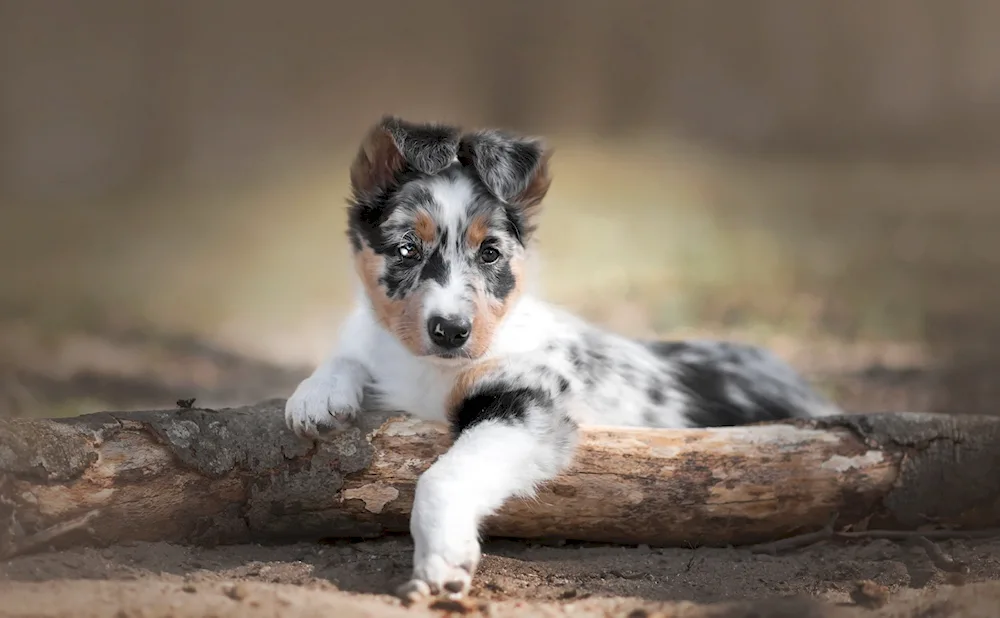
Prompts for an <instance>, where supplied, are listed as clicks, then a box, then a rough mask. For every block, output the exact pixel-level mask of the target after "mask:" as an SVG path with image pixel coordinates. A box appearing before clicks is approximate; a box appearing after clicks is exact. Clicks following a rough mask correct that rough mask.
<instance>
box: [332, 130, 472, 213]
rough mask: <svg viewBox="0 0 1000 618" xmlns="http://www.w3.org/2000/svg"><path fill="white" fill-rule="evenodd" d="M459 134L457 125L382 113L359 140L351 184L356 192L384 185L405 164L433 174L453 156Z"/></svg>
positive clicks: (394, 176) (380, 188)
mask: <svg viewBox="0 0 1000 618" xmlns="http://www.w3.org/2000/svg"><path fill="white" fill-rule="evenodd" d="M459 136H460V129H458V128H457V127H451V126H447V125H441V124H414V123H410V122H406V121H405V120H402V119H400V118H397V117H395V116H384V117H383V118H382V119H381V120H380V121H379V122H378V124H376V125H375V126H374V127H372V128H371V129H370V130H369V131H368V134H367V135H366V136H365V139H364V141H362V142H361V147H360V148H359V149H358V154H357V156H355V158H354V163H353V164H352V165H351V188H352V189H353V190H354V193H355V195H356V196H362V195H367V194H369V193H372V192H374V191H378V190H382V189H385V188H387V187H389V186H391V185H392V184H393V183H394V182H396V178H397V176H398V174H400V173H401V172H403V171H405V170H406V169H408V168H412V169H415V170H417V171H420V172H423V173H425V174H436V173H437V172H440V171H441V170H443V169H444V168H445V167H447V166H448V165H449V164H450V163H451V162H452V161H453V160H454V159H455V156H456V155H457V153H458V142H459Z"/></svg>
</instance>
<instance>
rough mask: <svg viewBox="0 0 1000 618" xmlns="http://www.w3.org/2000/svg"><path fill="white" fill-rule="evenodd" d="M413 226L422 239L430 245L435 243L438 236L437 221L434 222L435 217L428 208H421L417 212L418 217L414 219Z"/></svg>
mask: <svg viewBox="0 0 1000 618" xmlns="http://www.w3.org/2000/svg"><path fill="white" fill-rule="evenodd" d="M413 228H414V230H415V231H416V232H417V236H419V237H420V240H422V241H424V242H425V243H427V244H428V245H430V244H433V243H434V239H435V238H437V223H434V219H433V218H432V217H431V215H430V213H428V212H427V211H426V210H421V211H419V212H418V213H417V216H416V218H415V219H414V220H413Z"/></svg>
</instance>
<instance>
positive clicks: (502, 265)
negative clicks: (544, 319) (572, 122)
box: [348, 117, 550, 360]
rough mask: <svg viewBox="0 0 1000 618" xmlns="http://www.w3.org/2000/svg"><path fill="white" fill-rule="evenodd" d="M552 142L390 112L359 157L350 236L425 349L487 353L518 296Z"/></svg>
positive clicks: (380, 310)
mask: <svg viewBox="0 0 1000 618" xmlns="http://www.w3.org/2000/svg"><path fill="white" fill-rule="evenodd" d="M548 158H549V152H548V151H547V150H546V149H545V147H544V146H543V144H542V143H541V142H539V141H538V140H535V139H531V138H525V137H519V136H515V135H511V134H507V133H504V132H500V131H477V132H470V133H462V132H461V131H460V130H459V129H458V128H456V127H450V126H444V125H430V124H424V125H420V124H411V123H409V122H406V121H403V120H401V119H399V118H394V117H385V118H383V119H382V121H381V122H379V123H378V124H377V125H375V126H374V127H373V128H372V129H371V130H370V131H369V132H368V134H367V135H366V137H365V139H364V141H363V142H362V144H361V147H360V149H359V151H358V154H357V157H356V158H355V160H354V164H353V165H352V167H351V188H352V191H353V195H352V197H351V199H350V209H349V230H348V235H349V237H350V241H351V247H352V249H353V251H354V261H355V266H356V269H357V272H358V275H359V277H360V279H361V282H362V284H363V285H364V288H365V292H366V294H367V295H368V298H369V300H370V301H371V304H372V307H373V309H374V311H375V314H376V315H377V317H378V319H379V321H380V322H381V323H382V325H383V326H384V327H385V328H386V329H388V330H389V331H390V332H391V333H393V335H395V336H396V337H397V338H398V339H399V341H400V342H402V343H403V345H405V346H406V347H407V348H408V349H409V350H410V351H411V352H413V353H414V354H416V355H418V356H428V357H438V358H447V359H467V360H472V359H476V358H479V357H480V356H482V355H483V354H484V353H486V351H487V350H488V349H489V347H490V344H491V343H492V340H493V335H494V332H495V331H496V328H497V326H498V325H499V323H500V322H501V321H502V320H503V319H504V316H505V315H506V314H507V312H508V311H509V310H510V308H511V306H513V304H514V303H515V302H516V301H517V299H518V297H519V294H520V287H521V284H522V281H521V278H522V272H523V269H522V264H523V260H524V258H525V249H526V246H527V243H528V242H529V240H530V239H531V236H532V234H533V233H534V230H535V217H536V215H537V213H538V211H539V209H540V205H541V201H542V198H543V197H545V194H546V192H547V191H548V188H549V182H550V181H549V175H548Z"/></svg>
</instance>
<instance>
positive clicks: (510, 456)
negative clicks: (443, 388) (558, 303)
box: [398, 389, 576, 600]
mask: <svg viewBox="0 0 1000 618" xmlns="http://www.w3.org/2000/svg"><path fill="white" fill-rule="evenodd" d="M561 408H562V406H561V405H560V404H559V402H558V397H554V396H553V394H551V393H546V392H543V391H541V390H538V391H533V390H527V389H519V390H513V389H512V390H507V391H496V390H493V389H489V390H488V391H485V392H482V391H481V394H478V395H474V396H471V397H468V398H467V399H466V400H465V402H463V404H462V405H461V406H460V407H459V408H458V409H457V411H456V412H455V415H454V417H453V429H454V432H455V433H457V434H458V437H457V439H456V440H455V443H454V444H453V445H452V447H451V448H450V449H449V450H448V451H447V452H446V453H445V454H443V455H442V456H441V457H440V458H439V459H438V460H437V461H436V462H435V463H434V464H433V465H432V466H431V467H430V468H429V469H428V470H427V471H426V472H425V473H424V474H423V475H422V476H421V477H420V479H419V480H418V482H417V488H416V495H415V497H414V503H413V511H412V513H411V517H410V532H411V534H412V536H413V543H414V553H413V575H412V579H410V581H408V582H407V583H405V584H403V586H402V587H401V588H400V589H399V591H398V592H399V594H400V596H403V597H404V598H408V599H410V600H413V599H415V598H419V597H422V596H427V595H437V594H446V595H449V596H452V597H458V596H461V595H462V594H464V593H465V592H467V591H468V589H469V586H470V585H471V582H472V577H473V575H474V574H475V572H476V568H477V567H478V565H479V558H480V545H479V526H480V523H481V522H482V520H483V519H484V518H485V517H487V516H488V515H490V514H492V513H494V512H495V511H496V510H498V509H499V508H500V507H501V506H502V505H503V504H504V502H506V501H507V500H508V499H509V498H512V497H528V496H531V495H532V494H533V493H534V490H535V488H536V486H537V485H538V484H540V483H542V482H545V481H547V480H550V479H552V478H554V477H555V476H556V475H557V474H558V473H559V472H560V471H562V470H563V469H564V468H565V467H566V466H567V465H568V464H569V462H570V460H571V458H572V453H573V450H574V447H575V445H576V425H575V424H574V423H573V422H572V421H571V420H570V419H569V418H568V417H567V416H565V414H564V413H563V410H562V409H561Z"/></svg>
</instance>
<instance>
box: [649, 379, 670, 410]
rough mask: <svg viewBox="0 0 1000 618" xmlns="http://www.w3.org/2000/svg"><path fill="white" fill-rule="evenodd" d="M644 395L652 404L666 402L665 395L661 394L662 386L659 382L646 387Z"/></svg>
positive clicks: (656, 404) (659, 404)
mask: <svg viewBox="0 0 1000 618" xmlns="http://www.w3.org/2000/svg"><path fill="white" fill-rule="evenodd" d="M646 396H647V397H649V401H650V402H651V403H652V404H653V405H654V406H662V405H663V404H664V403H666V402H667V396H666V395H665V394H663V386H662V385H660V384H653V385H652V386H650V387H649V388H647V389H646Z"/></svg>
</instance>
